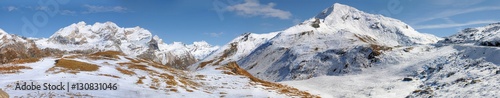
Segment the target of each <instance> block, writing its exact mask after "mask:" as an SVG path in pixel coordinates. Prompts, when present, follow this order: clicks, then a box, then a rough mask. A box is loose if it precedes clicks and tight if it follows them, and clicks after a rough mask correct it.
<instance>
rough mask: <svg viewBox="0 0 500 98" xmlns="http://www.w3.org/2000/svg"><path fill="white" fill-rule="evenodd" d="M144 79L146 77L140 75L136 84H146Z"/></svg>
mask: <svg viewBox="0 0 500 98" xmlns="http://www.w3.org/2000/svg"><path fill="white" fill-rule="evenodd" d="M142 79H146V77H144V76H142V77H139V80H137V82H136V83H135V84H144V82H142Z"/></svg>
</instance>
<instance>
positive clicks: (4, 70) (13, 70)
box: [0, 65, 32, 74]
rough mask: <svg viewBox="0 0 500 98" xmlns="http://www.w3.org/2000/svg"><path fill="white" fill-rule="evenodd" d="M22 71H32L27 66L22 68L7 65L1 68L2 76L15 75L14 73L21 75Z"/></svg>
mask: <svg viewBox="0 0 500 98" xmlns="http://www.w3.org/2000/svg"><path fill="white" fill-rule="evenodd" d="M21 69H32V68H31V67H27V66H20V65H7V66H0V74H13V73H19V72H21V71H20V70H21Z"/></svg>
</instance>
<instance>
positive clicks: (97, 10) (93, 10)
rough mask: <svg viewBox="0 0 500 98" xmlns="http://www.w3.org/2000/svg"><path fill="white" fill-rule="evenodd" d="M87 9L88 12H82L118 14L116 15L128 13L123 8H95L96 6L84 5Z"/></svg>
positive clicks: (86, 12)
mask: <svg viewBox="0 0 500 98" xmlns="http://www.w3.org/2000/svg"><path fill="white" fill-rule="evenodd" d="M83 7H85V8H86V9H87V11H84V12H82V13H83V14H90V13H104V12H116V13H125V12H127V8H125V7H122V6H95V5H83Z"/></svg>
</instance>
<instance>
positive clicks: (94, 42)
mask: <svg viewBox="0 0 500 98" xmlns="http://www.w3.org/2000/svg"><path fill="white" fill-rule="evenodd" d="M197 43H198V44H197ZM203 43H204V42H195V44H194V45H185V44H182V43H179V42H174V43H172V44H166V43H164V42H163V41H162V39H160V38H159V37H157V36H153V35H152V34H151V32H149V31H148V30H146V29H143V28H140V27H134V28H122V27H119V26H118V25H116V24H115V23H112V22H105V23H95V24H93V25H87V24H86V23H85V22H79V23H75V24H71V25H70V26H68V27H65V28H62V29H60V30H59V31H57V32H56V33H54V34H53V35H52V36H51V37H50V38H45V39H39V40H37V41H36V44H37V46H38V47H39V48H41V49H57V50H62V51H67V52H75V51H77V52H80V53H93V52H98V51H120V52H123V53H125V54H127V55H129V56H134V57H140V58H145V59H150V60H153V61H156V62H161V63H162V64H164V65H172V66H177V67H176V68H181V69H182V68H184V67H185V66H184V65H189V64H192V63H195V62H196V61H197V60H198V59H201V58H204V56H206V55H208V54H210V52H211V51H214V50H216V49H217V48H218V47H217V46H211V45H209V44H207V43H206V42H205V44H203ZM200 44H203V45H200Z"/></svg>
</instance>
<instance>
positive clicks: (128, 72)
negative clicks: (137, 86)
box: [116, 67, 135, 75]
mask: <svg viewBox="0 0 500 98" xmlns="http://www.w3.org/2000/svg"><path fill="white" fill-rule="evenodd" d="M116 70H118V71H120V72H121V73H122V74H126V75H135V72H133V71H130V70H127V69H122V68H119V67H116Z"/></svg>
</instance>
